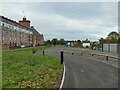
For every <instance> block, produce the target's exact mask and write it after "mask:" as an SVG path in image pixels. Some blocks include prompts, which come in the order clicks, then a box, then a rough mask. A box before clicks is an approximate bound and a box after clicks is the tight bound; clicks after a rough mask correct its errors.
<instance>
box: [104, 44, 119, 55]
mask: <svg viewBox="0 0 120 90" xmlns="http://www.w3.org/2000/svg"><path fill="white" fill-rule="evenodd" d="M118 49H119V47H118V44H103V51H107V52H114V53H117V52H118Z"/></svg>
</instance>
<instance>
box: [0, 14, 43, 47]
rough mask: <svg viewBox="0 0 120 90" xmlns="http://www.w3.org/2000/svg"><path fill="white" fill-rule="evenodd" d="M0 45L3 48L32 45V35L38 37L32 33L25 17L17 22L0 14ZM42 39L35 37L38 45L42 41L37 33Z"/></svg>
mask: <svg viewBox="0 0 120 90" xmlns="http://www.w3.org/2000/svg"><path fill="white" fill-rule="evenodd" d="M0 31H1V33H0V37H1V38H0V39H1V40H0V45H1V46H2V47H3V49H9V48H14V47H20V46H22V45H24V46H32V45H33V44H34V41H35V40H34V39H36V38H34V37H38V36H36V35H35V34H34V33H33V28H31V26H30V21H29V20H27V19H26V18H25V17H24V18H23V20H20V21H19V23H18V22H16V21H13V20H11V19H8V18H6V17H4V16H0ZM39 37H40V38H42V39H40V38H39V39H37V40H38V41H39V45H40V44H42V43H43V41H44V40H43V36H42V37H41V34H39Z"/></svg>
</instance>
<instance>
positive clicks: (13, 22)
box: [0, 15, 30, 29]
mask: <svg viewBox="0 0 120 90" xmlns="http://www.w3.org/2000/svg"><path fill="white" fill-rule="evenodd" d="M0 18H3V19H6V20H8V21H10V22H13V23H15V24H16V25H19V26H22V27H24V28H27V29H30V28H28V27H26V26H23V25H21V24H20V23H18V22H16V21H14V20H11V19H9V18H7V17H4V16H1V15H0Z"/></svg>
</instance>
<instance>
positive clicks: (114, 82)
mask: <svg viewBox="0 0 120 90" xmlns="http://www.w3.org/2000/svg"><path fill="white" fill-rule="evenodd" d="M62 49H63V50H64V51H69V52H73V51H74V52H80V51H81V49H74V48H63V47H52V48H50V49H48V50H46V51H45V53H46V54H48V55H52V56H55V57H57V58H59V59H60V50H62ZM90 57H91V56H89V54H87V53H86V55H83V56H80V55H72V54H70V53H69V54H68V53H64V62H65V69H66V72H65V80H64V83H63V87H62V88H118V68H117V67H115V66H112V64H108V63H103V62H99V61H97V60H95V59H92V58H90Z"/></svg>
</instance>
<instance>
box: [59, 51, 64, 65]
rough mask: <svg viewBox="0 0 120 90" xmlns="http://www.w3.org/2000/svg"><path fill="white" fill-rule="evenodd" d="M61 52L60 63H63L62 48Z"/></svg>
mask: <svg viewBox="0 0 120 90" xmlns="http://www.w3.org/2000/svg"><path fill="white" fill-rule="evenodd" d="M60 53H61V64H63V61H64V58H63V50H61V51H60Z"/></svg>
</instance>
